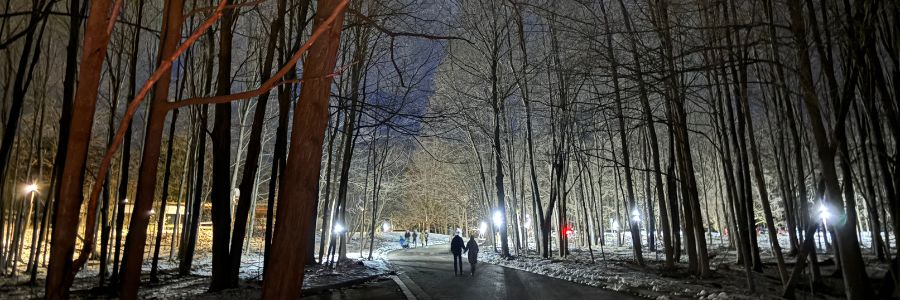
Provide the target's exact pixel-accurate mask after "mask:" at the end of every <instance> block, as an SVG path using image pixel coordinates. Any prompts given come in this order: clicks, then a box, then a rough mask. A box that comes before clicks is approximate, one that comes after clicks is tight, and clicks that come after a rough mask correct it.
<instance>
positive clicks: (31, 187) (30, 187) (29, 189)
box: [25, 183, 38, 193]
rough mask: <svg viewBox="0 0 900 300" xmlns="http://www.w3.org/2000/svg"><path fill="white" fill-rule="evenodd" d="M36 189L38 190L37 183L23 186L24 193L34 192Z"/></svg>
mask: <svg viewBox="0 0 900 300" xmlns="http://www.w3.org/2000/svg"><path fill="white" fill-rule="evenodd" d="M37 190H38V185H37V183H32V184H29V185H26V186H25V193H34V192H37Z"/></svg>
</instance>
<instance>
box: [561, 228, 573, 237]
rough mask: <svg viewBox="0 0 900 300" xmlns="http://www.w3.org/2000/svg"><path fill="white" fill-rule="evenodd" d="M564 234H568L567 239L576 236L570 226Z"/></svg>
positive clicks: (565, 229)
mask: <svg viewBox="0 0 900 300" xmlns="http://www.w3.org/2000/svg"><path fill="white" fill-rule="evenodd" d="M563 232H565V233H566V236H567V237H569V236H572V235H574V234H575V230H572V228H571V227H569V226H566V227H565V228H564V230H563Z"/></svg>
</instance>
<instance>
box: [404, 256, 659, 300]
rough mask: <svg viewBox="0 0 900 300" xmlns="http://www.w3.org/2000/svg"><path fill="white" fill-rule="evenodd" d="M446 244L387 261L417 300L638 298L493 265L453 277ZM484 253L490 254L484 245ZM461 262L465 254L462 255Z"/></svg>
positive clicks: (450, 258) (467, 269) (479, 267)
mask: <svg viewBox="0 0 900 300" xmlns="http://www.w3.org/2000/svg"><path fill="white" fill-rule="evenodd" d="M449 247H450V246H449V245H437V246H429V247H424V248H421V247H420V248H414V249H404V250H397V251H393V252H391V253H390V254H388V257H387V259H388V260H389V261H390V262H391V264H392V265H394V266H395V267H396V268H398V277H399V278H400V280H401V281H402V282H403V283H404V285H405V286H406V287H407V288H408V289H409V290H410V291H411V292H412V294H413V295H415V297H416V298H417V299H478V300H485V299H514V300H523V299H642V298H638V297H634V296H631V295H626V294H621V293H617V292H614V291H609V290H604V289H600V288H596V287H591V286H586V285H582V284H578V283H573V282H569V281H565V280H560V279H555V278H551V277H547V276H543V275H538V274H534V273H529V272H525V271H521V270H516V269H510V268H504V267H500V266H497V265H493V264H488V263H483V262H480V263H478V265H477V267H476V271H475V276H469V275H468V274H469V263H468V261H465V262H464V265H463V267H464V269H465V274H466V275H465V276H462V277H457V276H454V275H453V256H452V255H451V254H450V248H449ZM483 249H484V250H486V251H490V249H489V247H487V246H484V247H483ZM463 260H466V259H465V255H463Z"/></svg>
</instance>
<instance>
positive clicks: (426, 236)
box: [422, 229, 428, 247]
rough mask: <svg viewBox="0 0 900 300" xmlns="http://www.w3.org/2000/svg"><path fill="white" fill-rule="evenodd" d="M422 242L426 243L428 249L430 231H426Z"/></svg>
mask: <svg viewBox="0 0 900 300" xmlns="http://www.w3.org/2000/svg"><path fill="white" fill-rule="evenodd" d="M422 241H423V242H425V246H426V247H428V229H425V233H424V234H423V238H422Z"/></svg>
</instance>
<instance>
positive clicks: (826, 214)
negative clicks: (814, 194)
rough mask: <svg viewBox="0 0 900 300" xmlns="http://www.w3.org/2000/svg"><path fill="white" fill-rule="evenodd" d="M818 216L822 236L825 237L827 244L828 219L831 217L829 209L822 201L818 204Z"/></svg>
mask: <svg viewBox="0 0 900 300" xmlns="http://www.w3.org/2000/svg"><path fill="white" fill-rule="evenodd" d="M819 218H820V219H822V229H823V230H822V237H823V238H824V239H825V245H826V246H827V245H828V219H830V218H831V211H830V210H829V209H828V206H827V205H826V204H825V202H824V201H822V204H820V205H819Z"/></svg>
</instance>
